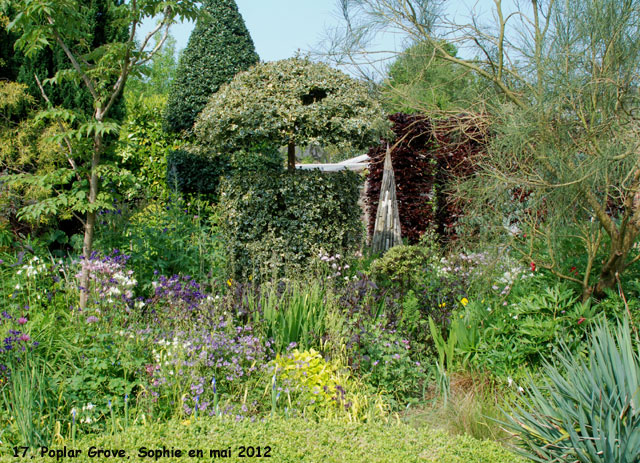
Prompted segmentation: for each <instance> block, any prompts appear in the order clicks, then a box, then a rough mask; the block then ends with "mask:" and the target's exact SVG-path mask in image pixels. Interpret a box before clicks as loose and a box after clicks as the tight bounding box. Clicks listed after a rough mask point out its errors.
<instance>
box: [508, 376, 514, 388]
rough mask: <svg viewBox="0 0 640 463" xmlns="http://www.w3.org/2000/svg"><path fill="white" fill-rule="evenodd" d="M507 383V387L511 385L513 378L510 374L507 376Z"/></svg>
mask: <svg viewBox="0 0 640 463" xmlns="http://www.w3.org/2000/svg"><path fill="white" fill-rule="evenodd" d="M507 383H509V387H511V386H512V385H513V378H512V377H511V376H509V377H508V378H507Z"/></svg>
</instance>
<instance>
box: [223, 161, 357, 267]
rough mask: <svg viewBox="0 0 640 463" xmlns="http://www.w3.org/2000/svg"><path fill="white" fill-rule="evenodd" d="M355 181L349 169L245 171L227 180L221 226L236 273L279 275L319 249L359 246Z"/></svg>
mask: <svg viewBox="0 0 640 463" xmlns="http://www.w3.org/2000/svg"><path fill="white" fill-rule="evenodd" d="M359 184H360V178H359V177H358V176H357V175H356V174H354V173H353V172H350V171H343V172H338V173H334V174H327V173H322V172H312V171H305V172H296V173H294V174H290V173H279V174H272V175H269V176H266V175H263V174H260V173H257V174H250V175H247V174H244V173H243V174H239V175H236V176H235V177H233V178H231V179H229V180H225V182H224V183H223V185H222V197H221V202H220V207H221V210H222V211H223V212H222V217H221V224H222V226H223V232H224V237H225V240H226V243H227V251H228V255H229V259H230V264H231V267H232V271H233V273H234V275H236V277H248V276H251V275H253V276H254V278H258V277H260V276H261V275H282V274H284V273H286V271H287V269H289V270H291V269H294V268H297V269H300V268H301V267H304V266H306V265H307V264H308V261H309V257H311V256H313V255H316V254H317V253H318V251H319V250H320V249H322V250H324V251H325V252H328V253H330V254H337V253H341V254H346V253H347V252H348V251H349V250H355V249H358V248H359V246H360V243H361V241H362V231H363V230H362V223H361V221H360V215H361V209H360V207H359V206H358V187H359Z"/></svg>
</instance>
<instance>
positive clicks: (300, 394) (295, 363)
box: [273, 349, 348, 411]
mask: <svg viewBox="0 0 640 463" xmlns="http://www.w3.org/2000/svg"><path fill="white" fill-rule="evenodd" d="M273 365H274V367H275V373H274V374H275V375H276V378H277V380H278V381H279V384H280V385H281V387H282V386H284V387H285V388H286V393H287V396H288V397H287V399H289V400H290V401H291V402H292V404H295V405H294V406H295V407H296V408H299V409H305V410H311V411H315V410H322V409H330V408H335V407H337V408H342V407H344V406H345V403H344V402H345V395H344V393H345V389H348V386H347V384H340V382H341V381H340V378H339V376H338V370H339V369H338V367H337V366H336V365H334V364H333V363H331V362H327V361H326V360H325V359H323V358H322V355H320V353H319V352H317V351H316V350H314V349H309V350H305V351H300V350H298V349H294V350H292V351H291V352H289V353H287V354H286V355H282V356H280V355H278V356H277V357H276V358H275V360H273ZM338 386H339V387H338ZM341 392H342V394H341Z"/></svg>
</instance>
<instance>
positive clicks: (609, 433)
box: [506, 322, 640, 463]
mask: <svg viewBox="0 0 640 463" xmlns="http://www.w3.org/2000/svg"><path fill="white" fill-rule="evenodd" d="M587 350H588V352H589V354H588V356H587V359H583V358H580V357H578V356H576V355H575V354H572V353H571V351H570V350H569V349H568V348H567V346H566V345H564V344H563V345H562V349H561V352H560V354H559V355H558V357H557V364H556V365H552V364H550V363H546V364H545V372H546V374H547V376H548V379H547V380H546V381H545V385H544V387H538V386H536V385H535V384H531V385H530V389H529V390H528V392H527V393H526V396H525V399H524V400H523V401H522V403H521V404H517V405H516V408H515V409H512V410H511V416H510V417H509V419H508V422H507V423H506V424H507V426H508V427H509V428H510V429H512V430H514V431H516V432H517V433H518V434H519V435H520V438H521V448H520V452H521V453H522V454H523V455H525V456H527V457H529V458H531V459H532V460H534V461H539V462H551V461H554V462H555V461H580V462H583V463H592V462H616V463H637V462H638V461H639V459H640V409H639V408H638V404H639V403H640V345H638V344H637V342H636V345H634V341H633V339H632V335H631V332H630V329H629V325H628V322H624V324H623V325H620V324H618V326H617V329H615V330H614V331H611V330H610V329H609V328H608V326H607V325H606V324H605V323H600V324H599V325H597V326H596V328H595V329H594V330H593V332H592V333H591V338H590V342H589V347H588V349H587Z"/></svg>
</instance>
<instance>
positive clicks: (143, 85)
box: [124, 34, 178, 125]
mask: <svg viewBox="0 0 640 463" xmlns="http://www.w3.org/2000/svg"><path fill="white" fill-rule="evenodd" d="M153 38H154V41H155V45H157V44H158V42H159V40H160V35H159V34H156V35H155V36H154V37H153ZM177 67H178V63H177V62H176V39H175V38H174V37H173V36H172V35H171V34H169V36H168V37H167V40H166V41H165V42H164V44H163V45H162V47H161V48H160V50H159V51H158V53H156V54H155V55H153V58H151V63H150V64H147V65H145V66H143V67H142V68H141V69H140V71H139V73H138V74H135V75H132V76H131V77H130V78H129V80H128V81H127V85H126V87H125V90H124V93H125V98H126V99H127V100H129V99H135V98H140V99H142V97H143V96H144V95H147V96H152V95H162V96H164V97H166V96H167V95H168V94H169V90H170V88H171V84H172V83H173V80H174V78H175V75H176V70H177ZM165 101H166V100H165ZM127 105H128V102H127ZM129 111H130V110H129V108H127V113H129ZM163 111H164V107H163V108H161V110H160V112H159V113H158V114H156V117H157V119H158V120H159V121H160V124H161V125H162V120H163V118H162V113H163Z"/></svg>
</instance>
